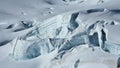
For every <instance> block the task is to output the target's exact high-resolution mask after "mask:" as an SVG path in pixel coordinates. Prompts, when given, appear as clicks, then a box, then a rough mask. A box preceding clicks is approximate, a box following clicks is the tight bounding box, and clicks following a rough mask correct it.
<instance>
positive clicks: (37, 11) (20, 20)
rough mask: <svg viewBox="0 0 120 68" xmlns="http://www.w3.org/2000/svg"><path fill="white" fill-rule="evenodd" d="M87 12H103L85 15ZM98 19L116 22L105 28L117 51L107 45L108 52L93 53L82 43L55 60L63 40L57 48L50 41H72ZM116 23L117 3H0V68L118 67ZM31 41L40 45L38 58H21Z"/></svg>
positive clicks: (103, 0) (37, 0)
mask: <svg viewBox="0 0 120 68" xmlns="http://www.w3.org/2000/svg"><path fill="white" fill-rule="evenodd" d="M90 9H103V11H101V10H100V12H98V11H97V12H93V13H87V12H88V10H90ZM112 10H118V12H114V11H112ZM74 13H79V14H78V16H77V18H76V22H77V24H78V25H79V26H78V27H77V28H76V29H75V28H74V27H73V28H71V29H74V30H73V31H72V32H71V33H70V32H69V30H68V25H69V22H70V20H71V16H72V15H73V14H74ZM73 18H74V17H73ZM101 20H104V21H105V24H106V23H108V24H109V23H110V22H112V21H114V22H115V25H105V28H106V30H107V31H108V32H107V39H108V42H111V43H110V44H114V43H115V44H118V45H117V47H118V50H117V47H116V45H113V46H111V45H110V46H108V48H109V50H110V51H111V52H110V53H108V52H105V51H103V50H102V49H101V48H100V47H95V48H94V49H95V50H94V51H92V48H89V47H88V44H82V45H78V46H74V47H72V48H71V49H69V50H65V54H64V55H63V56H62V58H58V57H57V56H58V55H59V54H60V53H59V51H60V49H61V50H62V48H63V47H64V45H65V43H66V41H65V43H62V45H61V46H60V47H58V46H52V44H50V41H49V38H59V39H65V40H66V39H67V40H71V39H72V37H74V36H76V35H77V34H79V33H81V32H84V31H85V30H86V29H87V28H88V27H89V26H90V25H92V24H94V23H95V22H96V21H101ZM119 23H120V0H0V68H117V59H118V57H119V54H120V52H119V45H120V36H119V35H120V25H119ZM26 24H29V25H27V26H26ZM31 24H32V26H31ZM98 27H99V26H98ZM61 28H62V29H61ZM96 28H97V26H96ZM99 29H101V26H100V28H98V30H99ZM37 30H38V33H39V34H37V33H35V35H34V34H33V35H32V36H29V37H27V36H28V35H27V34H29V33H30V32H31V31H33V33H34V31H36V32H37ZM57 31H58V32H57ZM59 31H60V33H59ZM93 32H94V31H93ZM57 33H58V34H59V35H57ZM82 38H84V36H83V37H82ZM80 40H81V39H80ZM84 40H85V41H86V40H88V39H84ZM34 42H36V43H35V46H36V47H37V46H39V45H42V46H39V47H40V48H41V50H40V51H39V52H40V55H39V56H37V57H35V58H32V59H26V58H23V57H24V56H26V54H27V53H26V50H27V49H28V48H29V46H31V44H34ZM38 42H40V43H38ZM44 42H45V43H44ZM60 42H61V41H60ZM80 42H81V41H80ZM47 44H50V45H47ZM58 44H60V43H58ZM58 44H56V45H58ZM14 48H15V49H14ZM66 48H67V46H66ZM63 49H64V48H63ZM33 50H34V47H33ZM28 54H29V52H28ZM30 54H31V53H30ZM32 55H35V54H32ZM56 57H57V58H56Z"/></svg>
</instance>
